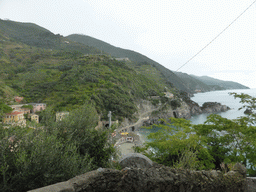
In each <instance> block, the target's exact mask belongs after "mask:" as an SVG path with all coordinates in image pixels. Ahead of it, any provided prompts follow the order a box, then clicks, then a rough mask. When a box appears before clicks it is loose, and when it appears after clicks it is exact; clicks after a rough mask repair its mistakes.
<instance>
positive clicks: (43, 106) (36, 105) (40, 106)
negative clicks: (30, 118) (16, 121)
mask: <svg viewBox="0 0 256 192" xmlns="http://www.w3.org/2000/svg"><path fill="white" fill-rule="evenodd" d="M27 105H32V106H33V109H32V113H35V112H37V111H43V110H45V109H46V104H45V103H28V104H27Z"/></svg>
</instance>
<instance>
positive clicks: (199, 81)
mask: <svg viewBox="0 0 256 192" xmlns="http://www.w3.org/2000/svg"><path fill="white" fill-rule="evenodd" d="M67 38H68V39H70V40H72V41H76V42H80V43H83V44H84V45H89V46H93V47H96V48H98V49H101V50H103V51H104V52H106V53H109V54H111V55H112V56H114V57H119V58H124V57H128V58H129V59H130V60H131V61H133V62H135V65H134V66H133V67H135V70H137V69H138V68H139V69H140V65H141V63H147V64H149V65H151V68H153V69H155V70H156V71H158V73H159V74H158V76H159V77H161V78H163V79H164V81H167V82H169V83H171V84H173V85H174V86H175V87H176V88H178V89H179V90H182V91H186V92H191V93H194V91H195V90H196V89H200V90H202V91H212V90H223V89H246V88H248V87H245V86H243V85H241V84H239V83H235V82H227V81H221V80H216V79H213V78H209V77H207V78H204V77H202V78H200V77H197V76H192V75H188V74H184V73H179V72H178V73H177V72H172V71H170V70H169V69H167V68H165V67H163V66H162V65H160V64H159V63H157V62H155V61H153V60H152V59H150V58H148V57H146V56H144V55H142V54H140V53H137V52H135V51H131V50H126V49H122V48H119V47H115V46H113V45H110V44H108V43H106V42H103V41H101V40H98V39H95V38H93V37H89V36H86V35H78V34H73V35H69V36H67ZM144 69H145V68H144ZM150 71H152V69H150Z"/></svg>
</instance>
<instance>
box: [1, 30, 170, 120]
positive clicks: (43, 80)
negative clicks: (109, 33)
mask: <svg viewBox="0 0 256 192" xmlns="http://www.w3.org/2000/svg"><path fill="white" fill-rule="evenodd" d="M0 34H1V39H0V40H1V41H0V53H1V58H0V73H1V81H3V82H4V83H5V85H6V86H8V87H10V89H12V90H15V92H16V93H17V94H19V95H20V96H23V97H24V101H23V102H45V103H47V104H48V105H50V106H54V110H55V111H62V110H68V111H69V110H71V109H73V108H76V107H79V106H80V105H82V104H83V103H84V101H86V100H93V101H94V102H95V103H96V108H97V111H98V113H99V114H101V115H102V117H103V118H106V115H107V113H108V111H113V117H114V118H118V119H122V118H124V117H127V118H130V119H131V118H133V117H132V114H134V113H135V112H136V110H137V109H136V105H135V101H136V100H137V99H139V98H144V99H145V98H147V97H148V96H155V95H162V92H163V91H164V88H166V87H169V88H171V86H170V85H168V84H167V83H164V82H163V83H159V84H158V82H159V81H160V79H157V81H156V79H154V78H152V79H150V76H149V77H146V74H142V73H138V72H136V71H135V70H133V69H131V68H130V67H128V66H127V65H126V64H125V63H124V62H120V61H117V60H115V59H113V58H112V57H110V56H106V55H84V54H83V53H81V52H78V51H74V50H73V51H66V50H52V49H42V48H37V47H33V46H29V45H26V44H23V43H21V42H19V41H17V40H15V39H12V38H10V37H8V36H6V35H5V34H4V33H1V32H0ZM1 95H3V94H1ZM1 95H0V97H1Z"/></svg>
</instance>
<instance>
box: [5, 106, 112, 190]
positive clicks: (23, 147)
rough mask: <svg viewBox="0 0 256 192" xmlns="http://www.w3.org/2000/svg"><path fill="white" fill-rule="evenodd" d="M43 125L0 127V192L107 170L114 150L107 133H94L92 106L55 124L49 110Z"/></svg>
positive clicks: (71, 113)
mask: <svg viewBox="0 0 256 192" xmlns="http://www.w3.org/2000/svg"><path fill="white" fill-rule="evenodd" d="M43 121H44V127H43V128H42V127H41V128H38V129H29V128H22V129H21V128H20V127H10V128H9V129H4V128H3V127H2V125H0V189H1V191H4V192H5V191H6V192H7V191H8V192H9V191H28V190H31V189H35V188H39V187H43V186H46V185H50V184H53V183H57V182H61V181H65V180H68V179H70V178H72V177H74V176H76V175H79V174H82V173H85V172H87V171H90V170H92V169H96V168H98V167H108V166H110V164H109V162H110V160H111V158H112V157H113V156H115V149H114V147H113V145H112V143H110V142H109V137H108V136H109V134H108V132H107V131H97V130H95V126H96V123H97V121H98V115H97V113H96V110H95V108H94V106H93V105H92V104H90V103H89V102H85V104H84V105H83V106H81V108H79V109H76V110H73V111H71V112H70V114H69V116H68V117H67V118H64V119H63V121H59V122H56V121H55V120H54V118H53V111H52V110H51V109H50V108H49V109H48V111H47V110H46V112H45V114H44V117H43Z"/></svg>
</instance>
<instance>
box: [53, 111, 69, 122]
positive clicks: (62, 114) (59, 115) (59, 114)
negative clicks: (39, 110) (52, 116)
mask: <svg viewBox="0 0 256 192" xmlns="http://www.w3.org/2000/svg"><path fill="white" fill-rule="evenodd" d="M68 115H69V112H67V111H63V112H57V113H56V121H62V120H63V119H64V118H65V117H67V116H68Z"/></svg>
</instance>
